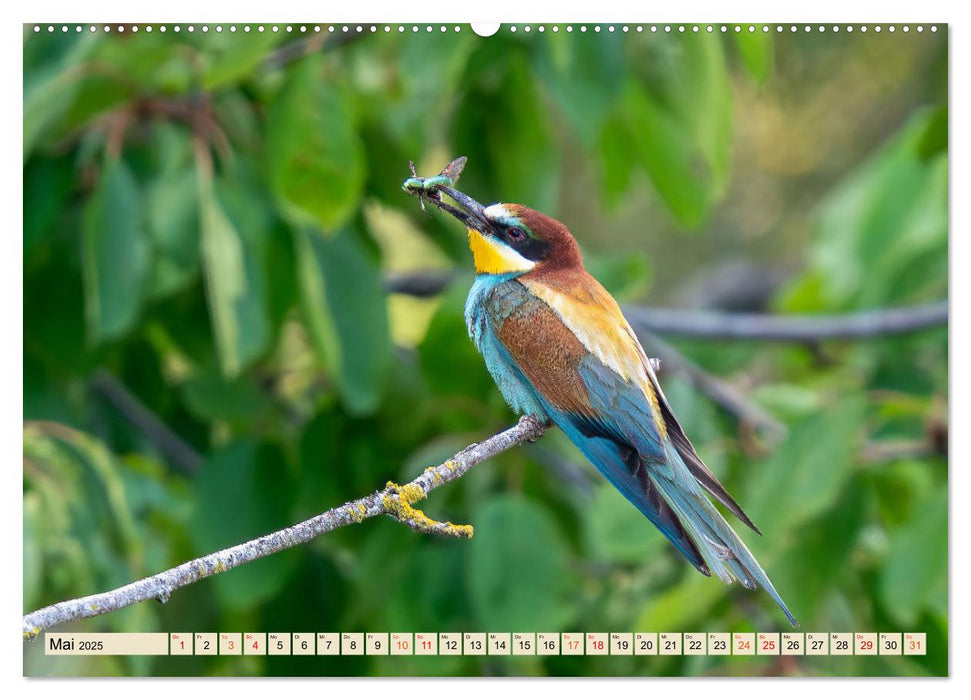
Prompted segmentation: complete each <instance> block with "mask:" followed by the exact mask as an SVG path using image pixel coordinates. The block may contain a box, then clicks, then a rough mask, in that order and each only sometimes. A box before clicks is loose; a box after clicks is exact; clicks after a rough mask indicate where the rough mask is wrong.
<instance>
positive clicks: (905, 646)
mask: <svg viewBox="0 0 971 700" xmlns="http://www.w3.org/2000/svg"><path fill="white" fill-rule="evenodd" d="M44 653H45V654H47V655H48V656H508V657H510V658H515V657H523V656H924V655H926V654H927V635H926V633H924V632H781V633H780V632H735V633H729V632H462V633H459V632H218V633H217V632H194V633H189V632H171V633H168V632H153V633H122V632H117V633H100V634H99V633H52V632H48V633H46V634H45V635H44Z"/></svg>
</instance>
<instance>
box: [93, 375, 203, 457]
mask: <svg viewBox="0 0 971 700" xmlns="http://www.w3.org/2000/svg"><path fill="white" fill-rule="evenodd" d="M91 388H92V389H93V390H95V391H97V392H98V393H99V394H101V395H102V396H104V398H105V399H106V400H107V401H108V402H109V403H110V404H111V405H112V406H114V407H115V409H117V411H118V412H119V413H121V415H122V416H124V417H125V419H126V420H127V421H128V422H129V423H131V424H132V426H134V427H135V429H136V430H138V431H139V432H140V433H141V434H142V435H143V436H145V439H146V440H148V441H149V442H151V443H152V444H153V445H155V448H156V449H157V450H158V451H159V452H161V453H162V455H163V456H164V457H165V458H166V459H168V460H169V461H170V462H171V463H172V464H173V465H174V466H176V467H178V469H179V470H180V471H182V472H184V473H186V474H192V473H193V472H195V471H197V470H198V469H199V467H200V466H201V465H202V463H203V461H204V460H203V458H202V455H200V454H199V453H198V452H197V451H196V450H195V449H194V448H193V447H192V446H191V445H189V444H188V443H187V442H186V441H185V440H183V439H182V438H180V437H179V436H178V435H177V434H176V433H175V432H174V431H173V430H172V429H171V428H169V427H168V426H167V425H166V424H165V423H163V422H162V420H161V419H160V418H159V417H158V416H157V415H155V414H154V413H153V412H152V411H151V409H149V408H148V407H147V406H146V405H145V404H143V403H142V402H141V401H140V400H139V399H138V397H137V396H135V395H134V394H132V393H131V392H130V391H129V390H128V388H127V387H126V386H125V385H124V384H122V383H121V382H120V381H118V380H117V379H116V378H115V377H114V376H113V375H111V374H110V373H109V372H107V371H106V370H103V369H99V370H97V371H95V373H94V375H93V376H92V377H91Z"/></svg>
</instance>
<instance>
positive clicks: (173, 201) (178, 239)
mask: <svg viewBox="0 0 971 700" xmlns="http://www.w3.org/2000/svg"><path fill="white" fill-rule="evenodd" d="M145 207H146V210H147V211H146V213H147V216H148V231H149V233H150V235H151V237H152V240H153V242H154V244H155V251H156V257H155V269H154V273H153V280H152V296H153V297H155V298H162V297H165V296H168V295H169V294H172V293H173V292H175V291H178V290H179V289H181V288H183V287H184V286H185V285H186V284H187V283H188V282H189V281H190V280H191V279H192V278H193V277H194V276H195V275H196V273H198V271H199V223H200V216H199V190H198V186H197V183H196V179H195V177H194V174H193V172H192V168H191V166H188V165H187V166H185V167H183V168H181V169H180V170H176V171H174V172H171V173H166V174H160V175H159V176H158V177H156V178H154V179H153V180H152V181H151V182H150V184H149V185H148V187H147V188H146V201H145Z"/></svg>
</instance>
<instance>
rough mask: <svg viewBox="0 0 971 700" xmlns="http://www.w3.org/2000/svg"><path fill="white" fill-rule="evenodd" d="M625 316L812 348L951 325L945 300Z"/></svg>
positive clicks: (419, 288)
mask: <svg viewBox="0 0 971 700" xmlns="http://www.w3.org/2000/svg"><path fill="white" fill-rule="evenodd" d="M452 278H453V275H449V274H446V273H443V272H441V271H439V270H436V271H425V272H415V273H411V274H399V275H396V276H394V277H393V278H389V279H388V280H387V282H386V287H387V289H388V291H389V292H392V293H396V294H413V295H415V296H422V297H427V296H432V295H434V294H437V293H438V292H441V291H442V290H443V289H445V287H447V286H448V284H449V282H450V281H451V280H452ZM624 314H625V315H626V316H627V319H628V320H629V321H630V323H631V325H632V326H633V327H634V329H635V330H638V331H641V330H647V331H651V332H654V333H661V334H662V335H675V336H679V337H683V338H707V339H712V340H715V339H722V340H725V339H728V340H774V341H779V342H790V343H812V342H816V341H821V340H858V339H861V338H873V337H877V336H885V335H902V334H905V333H913V332H915V331H921V330H924V329H926V328H933V327H935V326H946V325H947V301H946V300H945V301H938V302H934V303H932V304H923V305H919V306H907V307H902V308H899V309H877V310H875V311H861V312H857V313H847V314H831V315H781V314H756V313H735V312H725V311H699V310H692V309H683V310H682V309H663V308H658V307H654V306H638V305H634V304H628V305H626V306H624Z"/></svg>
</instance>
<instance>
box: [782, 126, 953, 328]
mask: <svg viewBox="0 0 971 700" xmlns="http://www.w3.org/2000/svg"><path fill="white" fill-rule="evenodd" d="M933 119H934V117H933V115H931V114H928V113H926V112H925V113H921V114H919V115H917V116H915V117H914V118H912V119H911V120H910V122H908V124H907V125H906V126H905V127H904V128H903V129H901V130H900V131H899V132H898V133H897V134H895V135H894V136H893V138H891V139H890V141H889V142H888V143H887V145H885V146H884V147H883V148H882V149H881V150H880V151H879V152H878V153H877V154H876V155H875V156H873V157H872V158H871V159H870V160H869V161H867V162H866V163H865V164H864V165H863V166H862V167H860V168H859V169H857V170H856V171H855V172H854V173H852V174H851V175H850V176H849V177H848V178H847V179H846V180H845V181H844V182H842V183H840V184H839V185H838V186H837V187H836V188H835V189H834V190H833V191H832V192H831V193H830V195H829V196H828V197H827V198H826V200H825V201H824V202H823V205H822V206H821V208H820V211H819V216H818V219H817V223H816V230H817V238H816V242H815V244H814V246H813V249H812V265H811V267H810V269H809V270H808V271H807V273H806V275H805V276H804V277H802V278H801V279H800V280H798V281H796V282H795V283H794V284H793V289H791V290H790V291H789V292H788V295H787V297H788V298H787V299H785V300H784V301H783V305H784V307H785V309H786V310H790V311H818V310H832V309H845V308H874V307H880V306H888V305H892V304H903V303H907V302H914V301H924V300H929V299H937V298H940V297H941V296H944V295H946V293H947V237H948V221H947V196H948V193H947V188H948V170H947V168H948V159H947V155H946V153H944V152H941V153H939V154H938V155H937V156H935V157H933V158H931V159H929V160H928V159H925V158H924V157H922V156H921V153H920V147H921V143H922V139H923V138H924V135H925V134H926V133H927V131H928V128H929V125H930V124H931V123H932V121H933Z"/></svg>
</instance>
